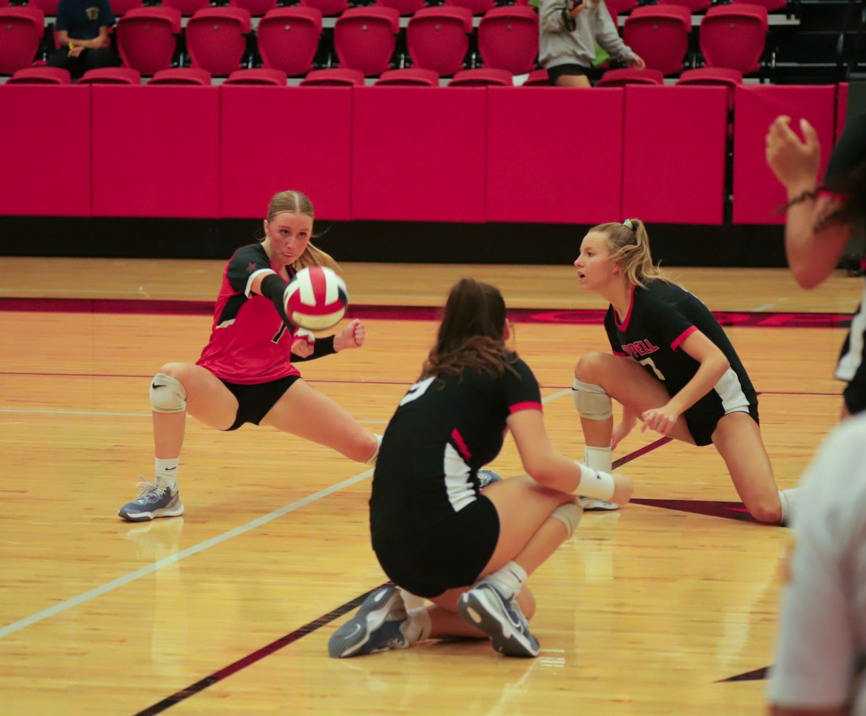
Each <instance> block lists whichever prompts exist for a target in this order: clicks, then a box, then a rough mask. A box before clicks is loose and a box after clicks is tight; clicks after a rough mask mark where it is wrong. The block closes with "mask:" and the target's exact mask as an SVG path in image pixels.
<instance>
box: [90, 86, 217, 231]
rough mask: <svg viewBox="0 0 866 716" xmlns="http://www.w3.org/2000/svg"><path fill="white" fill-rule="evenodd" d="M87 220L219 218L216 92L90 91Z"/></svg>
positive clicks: (169, 89) (183, 88) (210, 89)
mask: <svg viewBox="0 0 866 716" xmlns="http://www.w3.org/2000/svg"><path fill="white" fill-rule="evenodd" d="M92 90H93V135H92V136H93V214H94V216H165V217H189V218H212V217H218V216H219V87H216V86H213V87H191V86H181V85H156V86H138V87H134V86H112V85H94V86H93V88H92Z"/></svg>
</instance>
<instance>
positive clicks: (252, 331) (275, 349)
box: [118, 191, 381, 522]
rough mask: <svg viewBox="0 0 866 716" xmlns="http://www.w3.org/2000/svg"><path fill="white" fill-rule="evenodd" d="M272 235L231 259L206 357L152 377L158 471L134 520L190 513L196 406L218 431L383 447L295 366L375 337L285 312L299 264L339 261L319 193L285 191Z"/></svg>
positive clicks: (357, 448) (364, 448) (132, 511)
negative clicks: (320, 241) (306, 324)
mask: <svg viewBox="0 0 866 716" xmlns="http://www.w3.org/2000/svg"><path fill="white" fill-rule="evenodd" d="M264 234H265V235H264V239H263V240H262V241H261V242H260V243H255V244H250V245H248V246H243V247H242V248H240V249H238V250H237V251H236V252H235V254H234V256H232V258H231V260H230V261H229V262H228V264H227V265H226V268H225V271H224V273H223V283H222V288H221V289H220V293H219V296H218V298H217V302H216V308H215V311H214V321H213V328H212V331H211V337H210V341H209V342H208V344H207V345H206V346H205V348H204V350H203V351H202V354H201V357H200V358H199V359H198V361H197V362H196V363H195V364H194V365H193V364H191V363H166V364H165V365H163V366H162V367H161V368H160V369H159V372H158V373H157V374H156V376H155V377H154V379H153V381H152V382H151V385H150V404H151V410H152V411H153V412H152V414H153V437H154V454H155V478H154V481H153V482H149V481H148V480H146V479H145V480H143V482H141V483H139V488H140V492H139V495H138V498H137V499H136V500H134V501H132V502H129V503H127V504H125V505H124V506H123V507H121V508H120V511H119V513H118V514H119V515H120V516H121V517H122V518H123V519H125V520H128V521H130V522H141V521H145V520H152V519H153V518H154V517H176V516H177V515H180V514H182V513H183V511H184V506H183V504H182V503H181V501H180V494H179V492H178V481H177V471H178V463H179V460H180V451H181V448H182V446H183V440H184V433H185V426H186V414H187V412H189V413H190V414H191V415H193V416H194V417H195V418H197V419H198V420H200V421H201V422H203V423H204V424H205V425H208V426H210V427H212V428H216V429H217V430H226V431H229V430H237V429H238V428H239V427H241V426H242V425H243V424H245V423H252V424H254V425H270V426H271V427H273V428H276V429H277V430H281V431H283V432H287V433H292V434H294V435H297V436H299V437H302V438H306V439H307V440H312V441H313V442H316V443H319V444H320V445H325V446H326V447H330V448H333V449H334V450H337V451H338V452H340V453H342V454H343V455H345V456H346V457H348V458H350V459H351V460H356V461H358V462H370V463H372V462H373V461H374V460H375V458H376V455H377V454H378V451H379V442H380V440H381V438H379V436H377V435H374V434H373V433H371V432H370V431H369V430H366V429H364V428H362V427H361V426H360V425H359V424H358V422H357V421H356V420H355V419H354V418H352V416H351V415H349V413H347V412H346V411H345V410H344V409H343V408H341V407H340V406H339V405H337V404H336V403H335V402H334V401H332V400H331V399H330V398H328V397H327V396H325V395H323V394H322V393H320V392H319V391H317V390H316V389H315V388H313V387H312V386H311V385H309V384H308V383H307V382H305V381H304V380H302V379H301V374H300V371H299V370H298V369H297V368H296V367H295V366H294V365H293V362H297V361H303V360H313V359H315V358H320V357H322V356H325V355H330V354H332V353H339V352H340V351H342V350H345V349H349V348H360V347H361V346H362V345H363V344H364V340H365V339H366V329H365V328H364V324H363V323H362V322H361V321H359V320H354V321H351V322H350V323H349V324H348V326H346V328H345V329H344V330H343V331H342V333H340V334H338V335H335V336H328V337H326V338H319V339H316V338H315V336H313V334H312V333H310V332H309V331H305V330H304V329H300V328H296V327H295V326H293V325H292V323H291V321H289V319H288V317H287V316H286V312H285V307H284V305H283V294H284V292H285V289H286V285H287V284H288V282H289V280H290V279H291V278H292V276H294V275H295V273H297V271H299V270H300V269H302V268H304V267H306V266H326V267H329V268H333V269H338V268H339V267H338V266H337V262H336V261H334V259H332V258H331V257H330V256H329V255H328V254H326V253H325V252H324V251H322V250H321V249H317V248H316V247H314V246H313V245H312V244H311V243H310V238H311V237H312V235H313V205H312V203H311V202H310V200H309V199H308V198H307V197H306V196H305V195H304V194H302V193H301V192H298V191H283V192H280V193H279V194H276V195H275V196H274V197H273V199H271V203H270V206H269V207H268V215H267V219H265V221H264Z"/></svg>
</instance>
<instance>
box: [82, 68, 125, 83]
mask: <svg viewBox="0 0 866 716" xmlns="http://www.w3.org/2000/svg"><path fill="white" fill-rule="evenodd" d="M77 84H80V85H140V84H141V72H139V71H138V70H134V69H132V68H131V67H99V68H98V69H95V70H88V71H87V72H85V73H84V76H83V77H82V78H81V79H80V80H78V82H77Z"/></svg>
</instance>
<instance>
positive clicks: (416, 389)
mask: <svg viewBox="0 0 866 716" xmlns="http://www.w3.org/2000/svg"><path fill="white" fill-rule="evenodd" d="M434 380H436V376H435V375H431V376H430V377H429V378H425V379H424V380H420V381H418V382H417V383H415V385H413V386H412V387H411V388H409V392H407V393H406V395H404V396H403V400H401V401H400V405H401V406H402V405H406V403H411V402H412V401H413V400H418V398H420V397H421V396H422V395H424V393H425V392H426V391H427V388H429V387H430V385H431V384H432V383H433V381H434Z"/></svg>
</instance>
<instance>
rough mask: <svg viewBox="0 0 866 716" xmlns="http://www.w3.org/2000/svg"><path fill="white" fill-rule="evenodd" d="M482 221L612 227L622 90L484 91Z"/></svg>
mask: <svg viewBox="0 0 866 716" xmlns="http://www.w3.org/2000/svg"><path fill="white" fill-rule="evenodd" d="M488 92H489V95H488V117H487V188H486V189H487V190H486V213H487V220H488V221H526V222H530V221H531V222H549V223H585V224H594V223H599V222H602V221H616V220H617V219H618V218H619V216H620V199H621V186H622V123H623V97H624V93H623V90H622V89H593V90H563V89H562V88H557V87H533V88H522V87H502V88H499V87H492V88H490V89H489V90H488Z"/></svg>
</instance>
